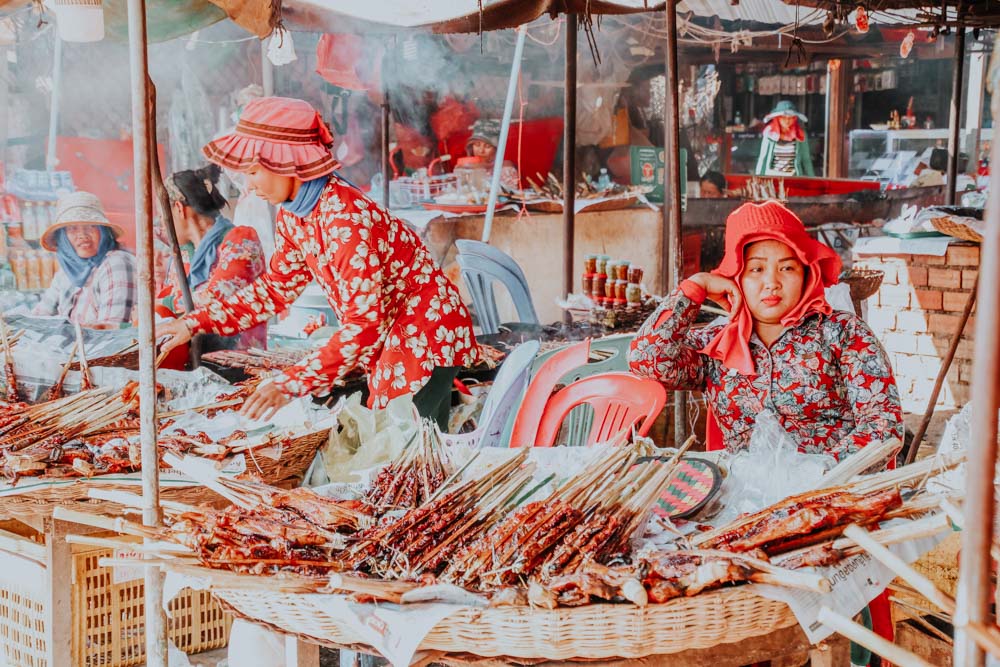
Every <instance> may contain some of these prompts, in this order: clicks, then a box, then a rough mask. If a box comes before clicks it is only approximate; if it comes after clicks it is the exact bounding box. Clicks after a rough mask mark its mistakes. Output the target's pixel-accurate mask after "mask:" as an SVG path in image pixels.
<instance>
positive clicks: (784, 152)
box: [768, 141, 795, 175]
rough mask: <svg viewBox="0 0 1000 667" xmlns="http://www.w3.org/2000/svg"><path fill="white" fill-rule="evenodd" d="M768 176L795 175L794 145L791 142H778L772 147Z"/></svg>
mask: <svg viewBox="0 0 1000 667" xmlns="http://www.w3.org/2000/svg"><path fill="white" fill-rule="evenodd" d="M768 173H769V174H788V175H794V174H795V144H794V143H793V142H791V141H779V142H778V143H777V144H775V145H774V157H773V158H771V166H770V168H769V169H768Z"/></svg>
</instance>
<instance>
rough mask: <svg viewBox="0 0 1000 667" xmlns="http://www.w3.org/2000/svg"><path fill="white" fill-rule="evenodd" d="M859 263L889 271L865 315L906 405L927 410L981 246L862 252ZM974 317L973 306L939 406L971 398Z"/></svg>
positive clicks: (910, 409) (957, 404) (909, 409)
mask: <svg viewBox="0 0 1000 667" xmlns="http://www.w3.org/2000/svg"><path fill="white" fill-rule="evenodd" d="M854 265H855V266H856V267H858V268H871V269H879V270H880V271H884V272H885V278H884V280H883V282H882V286H881V288H880V289H879V291H878V293H877V294H875V295H874V296H872V297H871V298H870V299H869V300H868V304H867V305H868V314H867V317H866V320H867V321H868V324H869V325H870V326H871V327H872V329H874V330H875V334H876V335H877V336H878V338H879V340H880V341H882V344H883V345H884V346H885V348H886V351H887V352H888V353H889V357H890V359H891V360H892V367H893V370H894V371H895V373H896V382H897V383H898V384H899V389H900V394H901V396H902V399H903V409H904V410H906V411H907V412H917V413H922V412H923V411H924V410H925V409H926V407H927V401H928V400H929V399H930V394H931V390H932V389H933V387H934V379H935V378H936V377H937V374H938V372H939V371H940V369H941V362H942V360H943V358H944V357H945V355H946V354H947V352H948V346H949V345H950V343H951V339H952V338H953V336H954V332H955V327H956V326H957V324H958V321H959V319H960V317H961V315H962V311H963V310H964V309H965V304H966V301H967V300H968V298H969V295H970V294H971V293H972V285H973V282H974V281H975V279H976V274H977V273H978V269H979V246H978V245H972V244H969V245H966V244H962V245H954V244H953V245H951V246H949V247H948V252H947V254H946V255H945V256H944V257H936V256H933V255H857V256H855V258H854ZM975 319H976V318H975V311H973V315H972V317H971V318H970V319H969V322H968V324H967V325H966V327H965V336H964V338H963V340H962V342H961V344H960V345H959V348H958V352H957V354H956V355H955V359H954V361H953V362H952V365H951V369H950V370H949V372H948V376H947V378H946V379H945V383H944V385H943V386H942V388H941V393H940V395H939V397H938V403H937V405H938V406H939V407H942V408H951V407H960V406H962V405H964V404H965V403H966V402H968V400H969V386H970V384H971V383H972V334H973V331H974V329H975Z"/></svg>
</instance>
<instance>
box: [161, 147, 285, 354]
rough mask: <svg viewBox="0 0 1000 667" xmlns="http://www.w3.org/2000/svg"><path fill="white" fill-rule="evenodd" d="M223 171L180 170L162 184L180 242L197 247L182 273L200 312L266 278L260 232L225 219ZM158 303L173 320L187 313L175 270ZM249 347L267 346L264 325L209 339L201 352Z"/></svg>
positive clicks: (205, 169)
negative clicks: (221, 182)
mask: <svg viewBox="0 0 1000 667" xmlns="http://www.w3.org/2000/svg"><path fill="white" fill-rule="evenodd" d="M220 172H221V170H220V169H219V167H218V166H216V165H214V164H212V165H208V166H207V167H204V168H202V169H193V170H187V171H178V172H176V173H174V174H171V175H170V177H169V178H167V179H166V180H165V181H164V185H165V186H166V188H167V193H168V194H169V195H170V214H171V216H172V217H173V221H174V228H175V229H176V230H177V240H178V241H179V242H180V244H181V245H182V246H187V245H188V244H191V245H193V246H194V252H193V254H192V255H191V258H190V261H189V262H187V263H186V265H185V267H184V271H185V273H186V274H187V277H188V284H189V285H190V287H191V298H192V300H193V301H194V305H195V307H196V308H199V307H202V306H205V305H206V304H208V303H210V302H211V301H212V300H226V299H229V298H231V297H232V296H234V295H235V294H236V293H237V292H239V291H240V290H241V289H243V288H245V287H246V286H247V285H249V284H250V283H252V282H253V281H254V280H256V279H257V277H258V276H260V275H261V274H262V273H264V249H263V248H262V247H261V245H260V239H259V238H258V237H257V232H256V231H254V229H253V228H252V227H237V226H234V225H233V223H231V222H229V220H227V219H226V218H225V217H224V216H223V215H222V209H223V208H225V206H226V204H227V202H226V198H225V197H223V196H222V193H220V192H219V189H218V185H217V184H218V181H219V174H220ZM159 299H160V302H159V303H158V304H157V311H158V312H159V314H161V315H165V316H169V317H175V316H177V315H179V314H182V313H183V312H184V303H183V300H182V297H181V289H180V286H179V285H177V282H176V280H174V275H173V271H172V270H168V271H167V279H166V284H165V285H164V286H163V289H162V290H160V294H159ZM251 347H257V348H265V347H267V325H266V324H263V323H262V324H258V325H257V326H255V327H253V328H252V329H249V330H248V331H245V332H243V333H240V334H237V335H236V336H226V337H222V336H209V337H208V340H207V341H206V344H205V345H204V346H203V347H202V350H203V351H205V352H211V351H212V350H219V349H247V348H251Z"/></svg>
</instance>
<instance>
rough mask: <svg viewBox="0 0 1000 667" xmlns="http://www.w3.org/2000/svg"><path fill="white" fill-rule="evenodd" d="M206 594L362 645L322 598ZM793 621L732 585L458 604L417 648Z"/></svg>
mask: <svg viewBox="0 0 1000 667" xmlns="http://www.w3.org/2000/svg"><path fill="white" fill-rule="evenodd" d="M212 592H213V594H214V595H215V597H216V599H217V600H220V601H221V602H222V603H223V604H224V606H225V607H227V608H228V609H229V610H230V611H231V612H233V613H234V614H235V615H236V616H239V617H242V618H244V619H246V620H249V621H252V622H255V623H259V624H262V625H265V626H268V627H271V628H274V629H277V630H279V631H281V632H283V633H285V634H290V635H294V636H298V637H301V638H303V639H305V640H307V641H310V642H313V643H318V644H321V645H324V646H328V647H331V648H339V647H358V646H360V645H363V644H364V640H363V639H362V638H361V637H360V636H358V635H357V634H355V633H354V632H353V631H352V630H350V629H349V628H348V627H347V626H346V625H345V624H344V623H343V622H342V621H341V620H339V619H337V618H334V617H332V616H330V615H329V614H328V613H326V612H325V611H324V610H323V608H322V607H321V606H320V605H319V604H318V602H319V601H320V600H321V599H322V598H323V597H327V596H322V595H315V594H297V595H289V594H282V593H271V592H265V591H261V590H232V589H225V588H218V589H214V588H213V590H212ZM795 622H796V621H795V617H794V616H793V615H792V612H791V610H790V609H789V608H788V606H787V605H785V604H784V603H782V602H775V601H773V600H768V599H765V598H762V597H759V596H757V595H754V594H753V593H751V592H749V591H748V590H747V589H746V588H743V587H733V588H725V589H720V590H717V591H711V592H708V593H703V594H701V595H698V596H695V597H692V598H679V599H676V600H671V601H670V602H667V603H665V604H653V605H648V606H646V607H636V606H635V605H630V604H592V605H586V606H583V607H573V608H562V609H554V610H545V609H531V608H528V607H500V608H496V609H471V608H463V609H461V610H459V611H457V612H456V613H454V614H452V615H451V616H449V617H448V618H446V619H444V620H442V621H441V622H439V623H438V624H437V625H436V626H435V627H434V628H433V629H432V630H431V632H430V633H429V634H428V635H427V637H425V638H424V641H423V642H422V643H421V644H420V647H419V649H420V650H431V651H443V652H445V653H453V654H472V655H477V656H483V657H496V656H504V657H509V658H520V659H524V658H536V659H537V658H544V659H547V660H574V659H579V660H586V659H601V658H641V657H644V656H649V655H663V654H669V653H678V652H680V651H686V650H690V649H702V648H710V647H712V646H717V645H719V644H727V643H733V642H739V641H742V640H744V639H747V638H750V637H756V636H760V635H764V634H767V633H769V632H773V631H774V630H777V629H779V628H784V627H788V626H791V625H794V624H795Z"/></svg>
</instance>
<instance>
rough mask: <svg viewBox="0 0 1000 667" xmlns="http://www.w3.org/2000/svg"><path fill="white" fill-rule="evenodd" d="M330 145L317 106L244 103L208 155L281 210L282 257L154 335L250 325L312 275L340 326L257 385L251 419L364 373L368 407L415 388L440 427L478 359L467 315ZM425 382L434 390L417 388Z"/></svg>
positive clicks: (177, 340)
mask: <svg viewBox="0 0 1000 667" xmlns="http://www.w3.org/2000/svg"><path fill="white" fill-rule="evenodd" d="M332 143H333V137H332V136H331V135H330V131H329V130H328V129H327V127H326V125H325V124H324V123H323V120H322V118H320V115H319V113H318V112H317V111H316V110H315V109H313V108H312V107H311V106H310V105H309V104H307V103H306V102H303V101H301V100H293V99H287V98H281V97H267V98H262V99H257V100H254V101H252V102H250V103H249V104H247V106H246V108H245V109H244V110H243V114H242V116H241V117H240V120H239V123H238V124H237V126H236V130H235V131H234V132H233V133H232V134H230V135H228V136H225V137H222V138H221V139H217V140H215V141H213V142H211V143H210V144H208V145H207V146H205V148H204V152H205V155H206V157H208V159H209V160H211V161H212V162H214V163H216V164H218V165H220V166H223V167H228V168H230V169H235V170H237V171H241V172H243V173H244V174H246V177H247V183H248V184H249V187H250V190H251V191H254V192H256V193H257V194H258V195H259V196H261V197H263V198H264V199H266V200H267V201H269V202H270V203H272V204H274V205H276V206H279V207H280V209H279V211H280V212H279V213H278V219H277V223H276V230H275V250H274V255H273V256H272V257H271V262H270V268H269V270H268V271H267V272H266V273H265V274H264V275H263V276H261V277H260V278H258V279H257V280H256V281H255V282H253V283H252V284H250V285H249V286H247V287H246V288H244V289H243V290H241V291H239V292H237V293H236V294H235V295H233V296H232V297H231V298H228V299H226V300H215V301H213V302H211V303H209V304H207V305H205V306H204V307H202V308H199V309H197V310H195V311H194V312H192V313H190V314H188V315H185V316H184V318H183V319H180V320H176V321H174V322H171V323H168V324H167V325H165V326H162V327H159V330H158V334H160V335H163V334H168V335H170V336H171V339H170V340H169V341H168V342H167V343H166V344H165V346H164V349H171V348H173V347H176V346H177V345H181V344H183V343H185V342H187V340H189V339H190V338H191V336H192V334H194V333H198V332H207V333H216V334H221V335H232V334H235V333H238V332H241V331H246V330H247V329H250V328H252V327H254V326H255V325H257V324H260V323H262V322H266V321H268V320H269V319H270V318H271V317H273V316H274V315H276V314H278V313H280V312H282V311H283V310H285V308H286V307H287V306H288V305H289V304H291V303H292V302H293V301H294V300H295V299H296V298H298V296H299V295H300V294H301V293H302V290H303V289H305V287H306V285H307V284H308V283H309V282H310V281H312V280H315V281H316V282H317V283H318V284H319V286H320V287H321V288H322V289H323V291H324V292H325V293H326V297H327V299H328V300H329V302H330V305H331V306H332V307H333V310H334V312H335V313H336V314H337V319H338V320H339V324H340V326H339V327H338V328H337V331H336V333H335V334H334V335H333V337H332V338H331V339H330V341H329V343H327V344H326V345H325V346H324V347H322V348H320V349H319V350H317V351H316V352H314V353H313V354H310V355H309V356H307V357H306V358H305V359H303V360H302V361H301V362H299V363H298V364H295V365H294V366H290V367H289V368H286V369H285V370H284V371H283V372H282V373H279V374H278V375H277V376H276V377H275V378H274V380H273V382H271V383H270V384H266V385H262V386H261V387H260V388H258V390H257V391H256V393H255V394H254V395H253V396H251V397H250V398H249V399H248V400H247V402H246V403H245V404H244V407H243V412H244V414H247V415H248V416H250V417H252V418H260V417H266V416H268V415H269V414H270V413H272V412H273V411H274V410H276V409H277V408H280V407H281V406H282V405H284V404H285V403H287V402H288V400H289V399H290V398H291V397H294V396H304V395H307V394H324V393H327V392H328V391H329V390H330V389H331V388H332V387H333V386H334V384H335V383H337V382H338V381H339V380H341V379H343V378H344V377H345V376H346V375H347V374H348V373H349V372H350V371H351V370H353V369H355V368H360V369H362V370H364V371H367V372H368V386H369V389H370V390H371V397H370V399H369V405H371V406H373V407H385V405H386V404H387V403H388V402H389V400H390V399H392V398H395V397H396V396H399V395H402V394H417V396H416V397H415V399H414V402H415V403H416V405H417V408H418V410H420V411H421V414H423V415H424V416H429V417H435V418H437V419H438V422H439V423H440V422H441V416H442V414H443V413H445V411H446V409H447V405H446V403H447V402H446V401H445V400H444V399H446V398H449V397H450V387H451V381H452V378H454V376H455V373H456V372H457V367H462V366H467V365H470V364H472V363H474V362H475V361H476V360H477V359H478V357H479V348H478V346H477V345H476V341H475V338H474V337H473V335H472V321H471V319H470V317H469V312H468V311H467V310H466V308H465V306H464V305H463V304H462V301H461V298H460V297H459V294H458V290H457V289H456V287H455V286H454V285H453V284H452V283H451V281H449V280H448V278H446V277H445V275H444V274H443V273H442V272H441V269H440V267H438V265H437V263H435V261H434V260H433V258H431V256H430V253H429V252H428V251H427V248H425V247H424V245H423V244H422V243H421V242H420V240H419V239H418V238H417V237H416V235H415V234H414V233H413V232H411V231H410V230H409V229H408V228H407V227H406V225H404V224H403V223H402V222H401V221H400V220H399V219H398V218H396V217H394V216H392V215H390V214H389V213H388V212H387V211H385V210H384V209H382V208H380V207H379V206H378V205H377V204H375V203H374V202H373V201H372V200H370V199H368V197H366V196H365V194H364V193H363V192H361V191H360V190H358V189H357V188H355V187H354V186H352V185H351V184H350V183H348V182H346V181H345V180H343V179H342V178H340V177H339V176H338V175H337V173H336V171H335V169H336V166H337V165H336V162H335V160H334V158H333V155H332V154H331V153H330V149H329V147H330V145H331V144H332ZM449 375H450V377H448V376H449ZM425 385H430V387H429V388H431V389H433V390H434V393H432V392H430V391H421V390H422V389H424V387H425ZM441 387H444V389H445V391H444V392H443V396H442V397H441V400H437V397H438V396H441V394H440V388H441Z"/></svg>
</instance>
